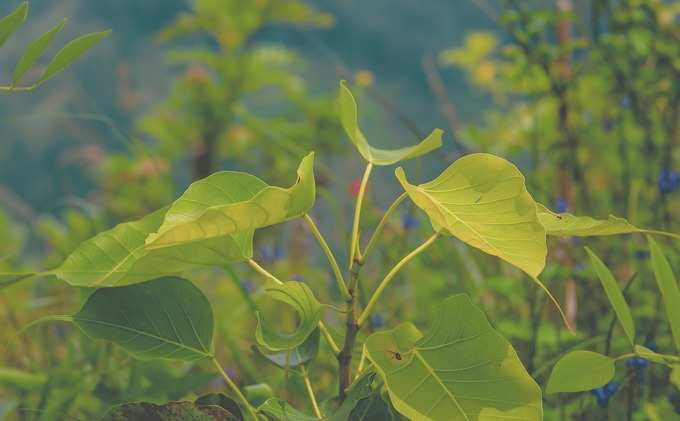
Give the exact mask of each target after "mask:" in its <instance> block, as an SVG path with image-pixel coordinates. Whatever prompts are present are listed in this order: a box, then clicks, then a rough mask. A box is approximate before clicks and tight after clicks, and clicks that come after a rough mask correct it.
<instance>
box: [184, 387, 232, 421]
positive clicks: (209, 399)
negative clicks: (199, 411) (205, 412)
mask: <svg viewBox="0 0 680 421" xmlns="http://www.w3.org/2000/svg"><path fill="white" fill-rule="evenodd" d="M194 403H195V404H196V405H199V406H200V407H204V406H219V407H221V408H223V409H225V410H226V411H227V412H229V413H230V414H232V415H233V416H234V417H235V418H236V419H238V420H242V419H243V413H242V412H241V408H240V407H239V406H238V403H237V402H236V401H235V400H234V399H232V398H230V397H229V396H227V395H224V394H222V393H208V394H207V395H203V396H199V397H198V398H197V399H196V401H195V402H194Z"/></svg>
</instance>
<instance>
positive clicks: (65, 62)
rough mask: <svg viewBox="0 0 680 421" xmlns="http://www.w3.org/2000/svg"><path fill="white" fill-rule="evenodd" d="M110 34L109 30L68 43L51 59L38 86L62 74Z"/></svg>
mask: <svg viewBox="0 0 680 421" xmlns="http://www.w3.org/2000/svg"><path fill="white" fill-rule="evenodd" d="M110 34H111V31H110V30H109V31H103V32H93V33H91V34H86V35H83V36H80V37H78V38H76V39H74V40H72V41H70V42H69V43H68V44H66V45H65V46H64V47H63V48H62V49H61V50H59V51H58V52H57V54H56V55H55V56H54V58H52V61H50V63H49V64H48V65H47V68H46V69H45V72H44V73H43V74H42V76H41V77H40V79H39V80H38V84H41V83H44V82H46V81H47V80H48V79H51V78H53V77H54V76H56V75H57V74H59V73H60V72H62V71H63V70H64V69H66V68H67V67H69V66H70V65H71V64H73V62H74V61H76V60H77V59H78V58H79V57H80V56H82V55H83V54H85V53H86V52H87V51H88V50H89V49H90V48H92V47H94V46H95V45H96V44H97V43H99V42H100V41H101V40H103V39H104V38H106V37H108V36H109V35H110Z"/></svg>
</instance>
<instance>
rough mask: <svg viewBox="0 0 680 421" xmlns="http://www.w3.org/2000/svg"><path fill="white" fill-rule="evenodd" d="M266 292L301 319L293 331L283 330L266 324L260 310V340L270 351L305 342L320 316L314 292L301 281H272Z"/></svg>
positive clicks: (258, 332) (258, 321)
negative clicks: (276, 282) (280, 282)
mask: <svg viewBox="0 0 680 421" xmlns="http://www.w3.org/2000/svg"><path fill="white" fill-rule="evenodd" d="M265 293H266V295H267V296H269V297H270V298H272V299H274V300H277V301H280V302H282V303H285V304H288V305H289V306H291V307H292V308H293V310H295V312H296V313H297V315H298V317H299V320H300V321H299V324H298V326H297V328H296V329H295V330H294V331H293V332H292V333H280V332H278V331H277V330H276V329H274V328H272V327H270V326H269V324H267V323H265V321H264V320H263V317H262V314H261V313H260V312H257V329H256V330H255V339H257V343H258V344H260V345H261V346H263V347H265V348H267V349H269V350H270V351H285V350H290V349H293V348H296V347H298V346H300V345H302V343H303V342H305V340H306V339H307V338H308V337H309V335H311V334H312V332H314V330H315V329H316V328H317V326H318V324H319V320H320V319H321V304H320V303H319V302H318V301H317V300H316V298H315V297H314V294H312V291H311V290H310V289H309V287H308V286H307V285H305V284H304V283H302V282H296V281H289V282H284V283H283V284H274V283H270V284H269V285H268V286H267V287H266V288H265Z"/></svg>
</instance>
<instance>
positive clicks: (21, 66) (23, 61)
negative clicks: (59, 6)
mask: <svg viewBox="0 0 680 421" xmlns="http://www.w3.org/2000/svg"><path fill="white" fill-rule="evenodd" d="M65 24H66V19H63V20H62V21H61V22H59V23H58V24H57V25H56V26H55V27H54V28H52V29H50V30H49V31H47V32H45V33H44V34H43V35H41V36H40V37H39V38H37V39H36V40H34V41H33V42H32V43H31V44H30V45H29V46H28V47H27V48H26V50H25V51H24V54H23V55H22V56H21V58H20V59H19V62H18V63H17V65H16V67H15V68H14V75H13V78H12V85H18V84H19V82H21V80H22V79H23V77H24V75H25V74H26V72H28V71H29V70H30V69H31V67H33V65H34V64H35V62H36V61H38V59H40V57H42V55H43V54H44V53H45V50H46V49H47V47H49V46H50V43H51V42H52V40H53V39H54V37H55V36H56V35H57V34H58V33H59V32H60V31H61V30H62V28H63V27H64V25H65Z"/></svg>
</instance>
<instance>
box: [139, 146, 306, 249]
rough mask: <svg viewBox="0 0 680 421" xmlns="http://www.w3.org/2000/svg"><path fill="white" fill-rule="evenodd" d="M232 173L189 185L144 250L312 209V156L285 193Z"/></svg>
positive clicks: (224, 233) (233, 231) (257, 225)
mask: <svg viewBox="0 0 680 421" xmlns="http://www.w3.org/2000/svg"><path fill="white" fill-rule="evenodd" d="M233 174H238V173H233V172H232V173H217V174H213V175H211V176H209V177H207V178H205V179H203V180H200V181H197V182H195V183H193V184H192V185H190V186H189V188H188V189H187V191H186V192H184V194H183V195H182V196H181V197H180V198H179V199H177V200H176V201H175V202H174V203H173V204H172V205H171V206H170V209H168V211H167V213H166V214H165V219H164V220H163V223H162V224H161V226H160V228H158V231H157V232H156V233H154V234H151V235H149V237H148V238H147V241H146V243H147V248H149V249H157V248H163V247H171V246H176V245H179V244H188V243H193V242H196V241H203V240H207V239H210V238H217V237H224V236H227V235H232V234H236V233H241V232H247V231H250V230H253V229H256V228H262V227H266V226H269V225H274V224H278V223H281V222H284V221H286V220H289V219H292V218H295V217H298V216H301V215H303V214H304V213H306V212H307V211H308V210H309V209H310V208H311V207H312V205H313V204H314V199H315V196H316V185H315V181H314V153H310V154H309V155H307V156H306V157H305V158H304V159H303V160H302V162H301V163H300V166H299V168H298V172H297V174H298V180H297V182H296V183H295V184H294V185H293V186H292V187H290V188H287V189H285V188H281V187H274V186H267V185H266V184H264V183H262V184H259V183H253V184H243V183H241V182H240V181H235V180H234V179H233ZM250 177H252V176H250ZM263 184H264V185H263Z"/></svg>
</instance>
